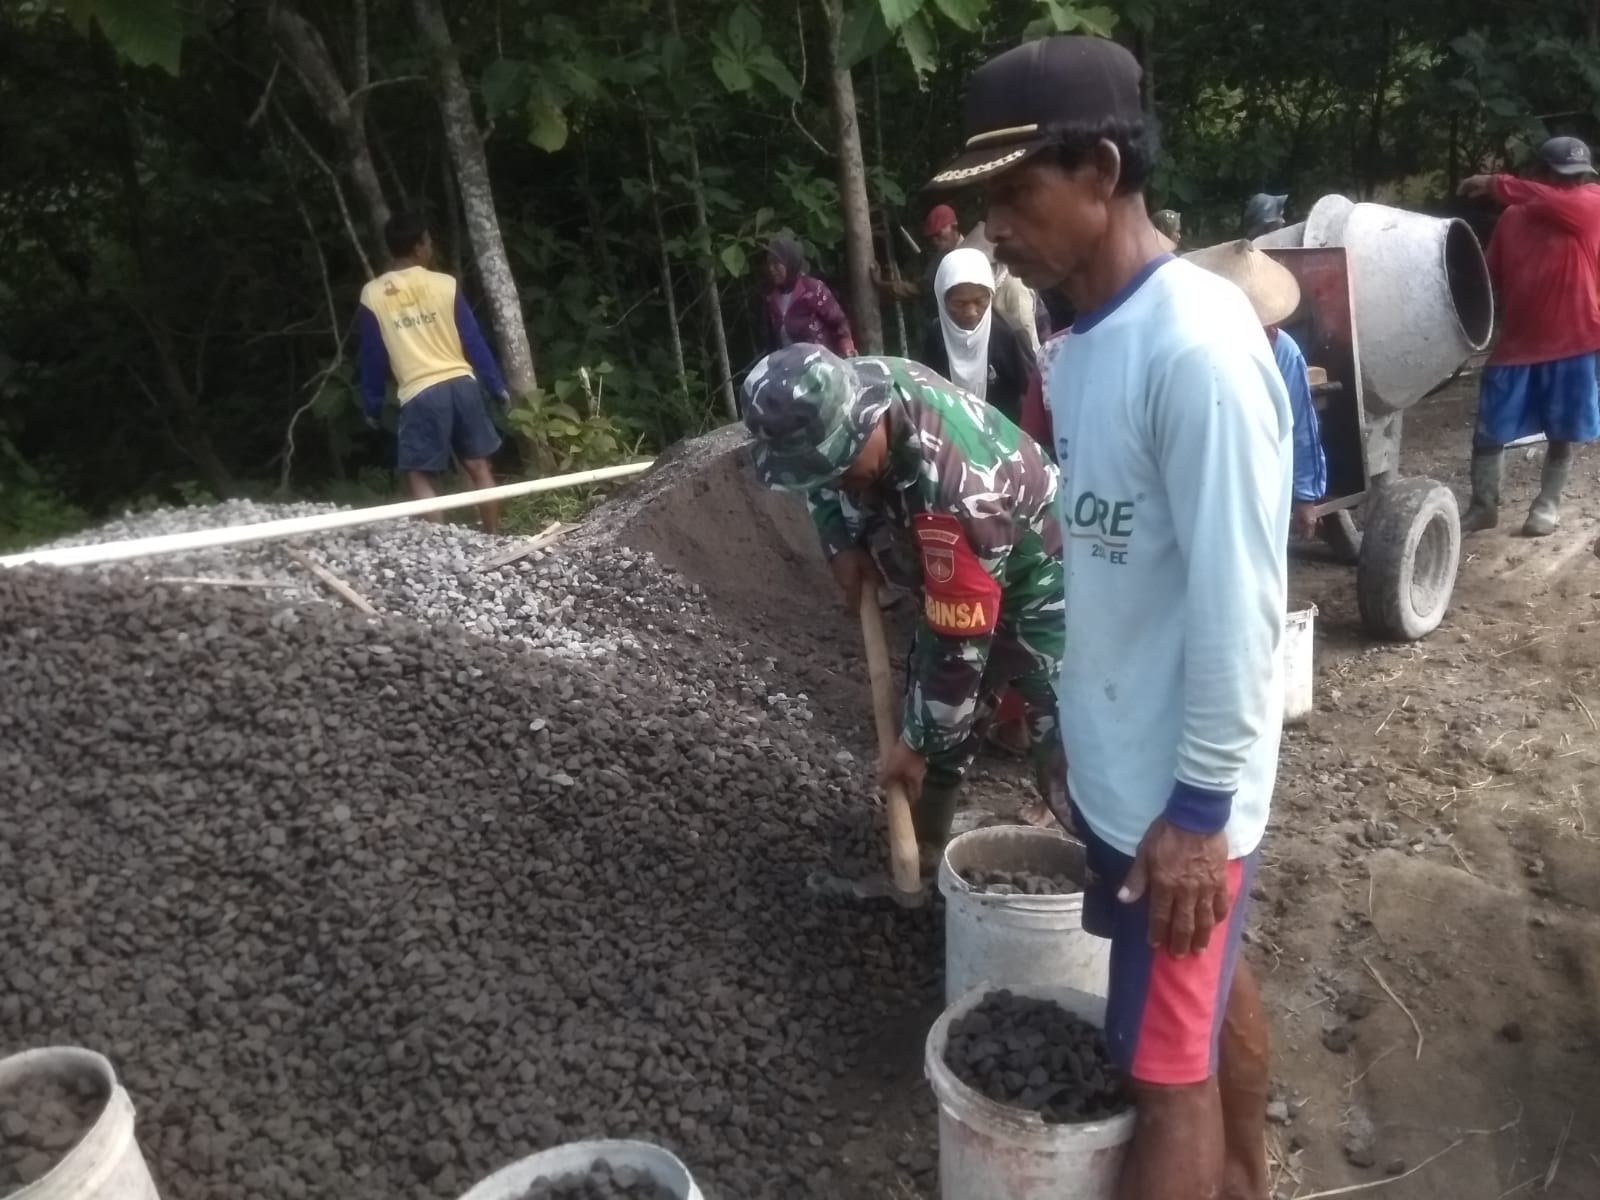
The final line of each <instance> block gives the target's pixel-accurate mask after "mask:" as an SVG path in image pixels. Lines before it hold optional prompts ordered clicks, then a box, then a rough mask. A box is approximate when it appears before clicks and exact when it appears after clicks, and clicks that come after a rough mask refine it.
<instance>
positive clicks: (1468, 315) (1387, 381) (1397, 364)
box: [1305, 196, 1494, 417]
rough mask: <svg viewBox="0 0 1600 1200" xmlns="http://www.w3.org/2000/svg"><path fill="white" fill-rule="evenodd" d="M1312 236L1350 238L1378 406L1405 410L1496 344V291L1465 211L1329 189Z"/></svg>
mask: <svg viewBox="0 0 1600 1200" xmlns="http://www.w3.org/2000/svg"><path fill="white" fill-rule="evenodd" d="M1305 244H1306V245H1307V246H1343V247H1344V249H1345V254H1346V257H1347V258H1348V260H1349V263H1350V297H1351V306H1352V308H1353V309H1354V312H1355V324H1356V341H1357V344H1358V345H1359V346H1360V347H1361V354H1360V361H1361V379H1362V390H1363V399H1364V403H1365V405H1366V409H1367V412H1368V414H1369V415H1371V416H1375V417H1382V416H1387V415H1388V414H1391V413H1398V412H1402V411H1404V410H1405V409H1407V408H1410V407H1411V406H1412V405H1413V404H1415V403H1416V402H1417V401H1418V400H1421V399H1422V398H1423V397H1424V396H1426V395H1427V394H1428V393H1429V392H1431V391H1432V390H1433V389H1434V388H1435V387H1437V386H1438V385H1439V384H1440V383H1441V382H1443V381H1444V380H1445V379H1447V378H1449V376H1450V373H1451V372H1452V371H1454V370H1455V369H1456V368H1457V367H1459V366H1460V365H1461V364H1462V363H1463V362H1465V361H1466V360H1467V357H1468V356H1469V355H1471V354H1472V353H1473V352H1474V351H1477V350H1482V349H1483V348H1484V347H1485V346H1487V345H1488V344H1489V337H1490V335H1491V334H1492V333H1493V332H1494V293H1493V291H1492V290H1491V289H1490V286H1489V268H1488V265H1487V264H1486V263H1485V262H1484V259H1483V248H1482V247H1481V246H1479V245H1478V239H1477V236H1476V235H1475V234H1473V232H1472V229H1471V227H1470V226H1468V225H1467V223H1466V222H1465V221H1460V220H1456V219H1455V218H1452V217H1429V216H1425V215H1423V214H1422V213H1413V212H1406V211H1405V210H1404V209H1399V208H1390V207H1389V206H1388V205H1385V204H1351V203H1350V202H1349V201H1348V200H1346V199H1345V198H1344V197H1343V196H1324V197H1323V198H1322V199H1321V200H1319V201H1318V202H1317V205H1316V207H1315V208H1313V209H1312V210H1311V217H1310V218H1309V219H1308V221H1307V224H1306V241H1305Z"/></svg>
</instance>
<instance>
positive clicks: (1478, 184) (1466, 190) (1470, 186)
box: [1456, 175, 1494, 199]
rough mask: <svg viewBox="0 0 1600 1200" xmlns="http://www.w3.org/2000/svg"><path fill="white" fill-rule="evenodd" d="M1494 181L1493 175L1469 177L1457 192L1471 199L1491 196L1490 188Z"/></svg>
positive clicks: (1462, 182) (1463, 181)
mask: <svg viewBox="0 0 1600 1200" xmlns="http://www.w3.org/2000/svg"><path fill="white" fill-rule="evenodd" d="M1493 180H1494V176H1493V175H1469V176H1467V177H1466V178H1465V179H1463V180H1462V181H1461V185H1460V186H1459V187H1458V188H1456V191H1457V192H1459V193H1460V194H1461V195H1463V196H1466V197H1468V198H1469V199H1472V198H1476V197H1478V196H1487V195H1489V194H1490V187H1491V184H1492V182H1493Z"/></svg>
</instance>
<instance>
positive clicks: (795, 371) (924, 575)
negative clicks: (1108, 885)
mask: <svg viewBox="0 0 1600 1200" xmlns="http://www.w3.org/2000/svg"><path fill="white" fill-rule="evenodd" d="M744 413H745V424H746V425H747V426H748V427H749V429H750V432H751V433H752V434H753V435H754V436H755V445H754V448H753V457H754V462H755V471H756V476H757V477H758V478H759V479H760V480H761V482H762V483H764V484H765V485H766V486H768V487H770V488H775V489H779V490H783V491H793V492H805V493H806V494H807V502H808V505H809V507H810V510H811V516H812V520H813V522H814V523H815V525H816V527H817V532H818V534H819V535H820V537H821V539H822V547H823V552H824V553H825V554H826V555H827V557H828V562H829V566H830V568H831V570H832V571H833V575H834V578H835V579H836V580H837V581H838V582H839V585H840V587H841V588H842V589H843V590H844V593H845V597H846V599H847V601H848V602H849V603H850V605H851V608H852V610H853V609H854V608H855V607H856V606H857V605H858V604H859V603H860V597H861V590H862V588H863V587H866V586H872V587H878V586H880V585H881V583H882V582H883V581H884V579H885V578H887V579H888V581H889V582H891V583H894V584H897V585H899V586H902V587H907V588H910V589H912V590H914V591H916V592H920V593H921V595H922V613H921V618H920V620H919V622H918V625H917V632H916V640H915V643H914V645H913V647H912V653H911V662H910V667H909V670H908V678H907V687H906V700H905V710H904V716H903V720H902V723H901V728H900V738H899V740H898V741H897V742H896V743H895V746H894V748H893V750H892V751H891V752H890V753H889V755H888V756H887V758H886V759H885V760H884V761H883V762H882V763H880V771H879V776H880V781H881V782H882V783H883V784H884V785H885V786H888V785H890V784H892V783H898V784H900V785H902V786H904V787H905V789H906V794H907V795H908V796H909V797H910V798H911V801H912V806H913V807H912V817H913V820H914V822H915V824H916V829H917V840H918V842H919V843H921V844H922V846H923V847H924V850H925V861H926V855H927V854H931V853H932V852H934V851H937V850H940V849H942V848H943V846H944V844H945V842H946V841H947V840H948V839H949V836H950V825H951V822H952V820H953V819H954V817H955V811H956V806H957V804H958V803H959V800H960V789H961V780H962V776H963V775H964V774H965V772H966V769H967V767H968V766H969V765H970V764H971V762H972V759H973V757H974V755H975V754H976V752H977V748H978V745H979V741H980V738H981V733H982V728H983V725H984V723H985V722H986V721H987V720H988V719H989V717H990V716H991V714H992V712H993V707H994V699H993V698H994V695H995V693H996V692H997V691H998V690H999V689H1000V688H1002V687H1004V686H1007V685H1009V686H1010V687H1012V688H1013V689H1015V690H1016V691H1017V692H1018V693H1019V694H1020V695H1021V696H1022V699H1023V704H1024V707H1025V710H1026V713H1027V720H1028V724H1029V732H1030V734H1031V737H1032V746H1033V753H1034V755H1035V758H1034V767H1035V774H1036V777H1037V780H1038V784H1039V789H1040V800H1039V801H1038V804H1039V805H1041V806H1046V807H1048V805H1049V802H1050V800H1051V797H1052V796H1053V795H1056V794H1057V793H1059V791H1060V787H1061V751H1060V741H1059V738H1058V736H1057V729H1056V697H1055V688H1054V681H1055V676H1056V672H1057V669H1058V666H1059V663H1060V659H1061V651H1062V615H1061V588H1062V579H1061V530H1060V527H1059V526H1058V525H1057V523H1056V521H1055V517H1054V505H1055V498H1056V472H1055V468H1054V467H1052V466H1051V465H1050V464H1049V462H1048V461H1046V459H1045V458H1044V455H1043V454H1042V453H1041V452H1040V450H1039V447H1038V446H1036V445H1035V444H1034V443H1033V441H1032V440H1031V439H1029V438H1027V437H1025V436H1024V435H1023V434H1022V433H1021V432H1020V431H1019V430H1018V429H1017V428H1016V426H1014V425H1012V424H1011V423H1010V422H1009V421H1006V420H1004V419H1003V418H1001V417H1000V416H999V414H998V413H996V412H995V410H994V409H992V408H990V407H989V406H988V405H985V404H983V403H981V402H980V401H978V400H976V399H975V398H973V397H971V396H968V395H965V394H963V393H962V392H959V391H957V390H954V389H952V388H951V387H950V386H949V384H948V383H947V382H946V381H944V380H943V379H940V378H939V377H938V376H937V375H934V374H932V373H931V372H929V371H928V370H926V369H925V368H923V367H921V366H919V365H918V364H916V363H914V362H911V361H910V360H909V359H903V358H875V357H868V358H856V359H852V360H850V361H849V362H845V361H844V360H843V359H840V358H839V357H837V356H836V355H834V354H831V353H829V352H828V351H827V350H826V349H825V348H824V347H821V346H791V347H789V348H788V349H786V350H780V351H778V352H777V353H775V354H772V355H769V356H768V357H767V358H765V359H763V360H762V361H761V362H759V363H757V364H756V366H755V368H754V369H753V370H752V371H751V372H750V375H749V377H748V378H747V379H746V380H745V383H744Z"/></svg>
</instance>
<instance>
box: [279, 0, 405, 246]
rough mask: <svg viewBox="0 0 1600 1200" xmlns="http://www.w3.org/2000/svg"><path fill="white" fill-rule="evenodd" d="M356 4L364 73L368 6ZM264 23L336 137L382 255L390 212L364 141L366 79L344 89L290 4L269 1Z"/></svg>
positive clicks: (358, 56)
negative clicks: (384, 231) (384, 228)
mask: <svg viewBox="0 0 1600 1200" xmlns="http://www.w3.org/2000/svg"><path fill="white" fill-rule="evenodd" d="M355 2H356V42H357V44H356V47H355V56H354V57H355V60H356V63H357V64H358V65H357V71H358V72H359V73H363V74H364V72H365V71H366V65H365V64H366V63H367V61H368V60H367V47H366V45H365V39H366V32H367V23H366V19H365V13H366V5H365V3H364V2H363V0H355ZM267 22H268V25H269V27H270V28H271V30H272V36H273V40H274V41H275V42H276V43H277V46H278V50H279V52H280V53H282V55H283V56H284V58H285V59H287V60H288V63H289V66H290V68H291V69H292V70H293V71H294V73H295V75H296V76H298V77H299V79H300V83H301V84H302V86H304V88H305V90H306V93H307V94H308V95H309V96H310V97H311V99H312V101H313V102H314V103H315V104H316V106H317V110H318V111H319V112H320V113H321V114H322V119H323V120H324V121H326V122H327V123H328V125H329V127H330V128H332V129H333V131H334V132H335V133H336V134H338V136H339V142H340V146H341V148H342V149H343V152H344V163H343V166H344V169H345V173H346V174H347V175H349V176H350V182H351V183H352V184H354V185H355V189H356V191H357V192H358V193H360V195H361V201H362V203H363V204H364V205H365V207H366V211H367V226H368V229H367V235H368V243H369V245H371V246H373V247H374V248H376V249H377V250H378V251H379V257H380V258H381V257H382V251H383V227H384V225H386V224H387V223H388V221H389V216H390V211H389V201H388V199H387V197H385V195H384V192H383V183H382V181H381V180H380V178H379V177H378V166H377V163H376V162H375V161H374V159H373V157H372V146H371V144H370V143H369V142H368V140H367V120H366V115H367V105H366V95H365V93H364V92H362V91H361V90H360V89H362V88H364V87H366V85H367V83H368V82H369V80H367V79H366V78H358V79H357V80H356V82H355V86H354V88H346V86H345V83H344V81H343V80H342V79H341V78H340V77H339V72H338V69H337V68H336V67H335V66H334V65H333V56H332V54H330V53H329V51H328V45H327V43H326V42H325V41H323V39H322V35H321V34H320V33H318V32H317V30H316V29H315V27H313V26H312V24H311V23H310V22H309V21H307V20H306V19H305V18H304V17H303V16H301V15H300V14H299V13H297V12H295V11H294V10H293V9H291V8H290V7H289V6H288V5H286V4H273V5H272V7H271V8H269V9H268V10H267Z"/></svg>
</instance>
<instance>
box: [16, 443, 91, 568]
mask: <svg viewBox="0 0 1600 1200" xmlns="http://www.w3.org/2000/svg"><path fill="white" fill-rule="evenodd" d="M86 524H88V514H87V513H85V512H84V511H83V509H81V508H79V507H78V506H77V505H75V504H73V503H72V502H71V501H70V500H68V499H67V498H66V496H65V495H63V494H62V492H61V490H60V488H59V487H58V486H56V485H55V484H54V483H53V482H52V481H51V480H50V478H49V477H48V475H47V474H46V473H45V472H44V471H42V470H40V469H39V468H37V467H35V466H33V465H32V464H31V463H29V462H28V461H27V460H26V459H25V458H24V457H23V456H22V453H21V452H20V451H19V450H18V449H17V447H16V445H15V444H14V443H13V442H12V441H11V439H10V437H9V436H8V435H7V433H6V430H5V427H4V425H3V424H0V551H9V550H18V549H21V548H22V547H24V546H31V545H36V544H37V543H39V542H45V541H49V540H50V539H51V538H57V537H61V536H62V535H64V534H68V533H72V532H75V531H76V530H78V529H81V528H82V527H83V526H84V525H86Z"/></svg>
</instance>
